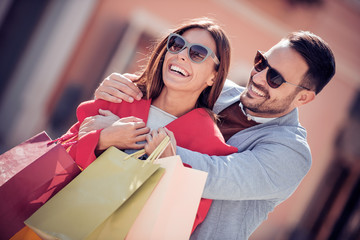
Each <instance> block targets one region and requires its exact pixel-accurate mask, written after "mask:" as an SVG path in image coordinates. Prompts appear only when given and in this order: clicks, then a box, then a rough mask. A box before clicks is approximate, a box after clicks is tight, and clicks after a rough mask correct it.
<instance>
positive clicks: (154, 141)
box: [145, 128, 176, 157]
mask: <svg viewBox="0 0 360 240" xmlns="http://www.w3.org/2000/svg"><path fill="white" fill-rule="evenodd" d="M166 136H169V137H170V144H169V145H168V146H167V147H166V149H165V150H164V152H163V153H162V154H161V157H169V156H174V155H176V150H175V149H176V139H175V136H174V134H173V132H171V131H169V130H168V129H167V128H159V129H158V130H152V131H151V134H148V135H147V136H146V142H147V143H146V144H145V151H146V154H147V155H148V156H149V155H150V154H151V153H152V152H153V151H154V150H155V148H156V147H157V146H158V145H159V144H160V143H161V141H162V140H163V139H164V138H165V137H166ZM171 145H172V146H171Z"/></svg>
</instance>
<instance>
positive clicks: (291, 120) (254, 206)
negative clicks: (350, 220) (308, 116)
mask: <svg viewBox="0 0 360 240" xmlns="http://www.w3.org/2000/svg"><path fill="white" fill-rule="evenodd" d="M243 89H244V88H242V87H239V86H237V85H236V84H234V83H232V82H230V81H227V82H226V84H225V87H224V89H223V92H222V94H221V96H220V98H219V99H218V101H217V104H216V105H215V107H214V111H215V112H216V113H219V112H220V111H222V110H223V109H224V108H226V107H228V106H230V105H231V104H232V103H234V102H236V101H238V100H239V95H240V93H241V92H242V91H243ZM227 143H228V144H230V145H232V146H235V147H237V148H238V149H239V151H238V153H235V154H231V155H228V156H221V157H220V156H208V155H205V154H200V153H197V152H192V151H190V150H187V149H183V148H181V147H178V148H177V154H178V155H180V156H181V159H182V161H183V162H185V163H187V164H190V165H191V166H192V167H193V168H195V169H199V170H203V171H206V172H208V173H209V175H208V179H207V182H206V186H205V189H204V193H203V197H204V198H210V199H213V200H214V201H213V203H212V205H211V208H210V210H209V212H208V215H207V217H206V219H205V221H204V222H203V223H202V224H201V225H199V226H198V227H197V229H196V230H195V232H194V233H193V234H192V236H191V238H190V239H192V240H193V239H199V240H203V239H206V240H209V239H219V240H220V239H221V240H225V239H239V240H243V239H248V238H249V236H250V235H251V233H253V232H254V230H255V229H256V228H257V227H258V226H259V225H260V224H261V223H262V222H263V221H264V220H265V219H266V218H267V215H268V214H269V212H271V211H272V210H273V209H274V208H275V206H277V205H278V204H280V203H281V202H282V201H284V200H285V199H287V198H288V197H289V196H290V195H291V194H292V193H293V192H294V191H295V189H296V188H297V186H298V185H299V184H300V182H301V180H302V179H303V178H304V176H305V175H306V173H307V172H308V171H309V169H310V166H311V153H310V148H309V146H308V144H307V141H306V130H305V129H304V128H303V127H302V126H301V125H300V123H299V120H298V110H297V109H295V110H293V111H292V112H290V113H289V114H287V115H285V116H283V117H279V118H276V119H274V120H271V121H269V122H267V123H262V124H259V125H256V126H253V127H250V128H247V129H245V130H243V131H241V132H238V133H237V134H235V135H233V136H232V137H231V138H230V139H229V140H228V141H227Z"/></svg>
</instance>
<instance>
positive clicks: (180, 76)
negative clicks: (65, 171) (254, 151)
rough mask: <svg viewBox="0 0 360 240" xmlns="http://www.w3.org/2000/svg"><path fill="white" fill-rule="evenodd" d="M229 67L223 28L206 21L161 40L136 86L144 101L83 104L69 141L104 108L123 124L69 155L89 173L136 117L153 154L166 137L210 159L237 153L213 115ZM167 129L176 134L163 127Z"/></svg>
mask: <svg viewBox="0 0 360 240" xmlns="http://www.w3.org/2000/svg"><path fill="white" fill-rule="evenodd" d="M229 64H230V45H229V41H228V39H227V37H226V36H225V34H224V32H223V31H222V30H221V28H220V27H219V26H217V25H215V24H214V23H213V22H212V21H209V20H207V19H203V20H193V21H191V22H189V23H186V24H184V25H182V26H181V27H179V28H178V29H176V30H175V31H174V32H173V33H171V34H170V35H169V36H167V37H166V38H164V39H162V41H160V43H159V44H158V45H157V47H156V48H155V50H154V52H153V53H152V55H151V58H150V60H149V63H148V65H147V67H146V68H145V70H144V72H143V74H142V75H141V76H140V78H139V79H138V81H137V85H138V86H139V87H140V89H141V90H142V92H143V95H144V97H143V98H142V99H141V100H140V101H135V102H133V103H126V102H123V103H110V102H107V101H103V100H96V101H89V102H84V103H82V104H80V106H79V107H78V109H77V118H78V121H79V122H78V123H76V124H75V125H74V126H73V127H72V128H71V129H70V130H69V132H68V133H69V134H67V135H66V136H71V135H78V134H79V130H80V126H81V124H82V123H83V122H84V120H85V119H87V118H88V117H91V116H95V115H97V114H98V112H99V109H102V110H109V111H111V112H112V113H114V114H115V115H117V116H118V117H119V118H120V119H119V120H118V121H117V122H115V123H114V124H112V125H111V126H110V127H107V128H104V129H100V130H96V131H92V132H90V133H87V134H85V135H83V136H81V137H79V138H78V140H76V141H75V142H74V143H73V144H72V146H71V148H70V150H69V153H70V155H71V156H72V157H73V158H74V159H75V161H76V162H77V164H78V165H79V166H80V167H82V168H86V167H87V166H88V165H89V164H91V162H93V161H94V160H95V159H96V151H99V150H100V151H101V150H104V149H106V148H108V147H109V146H112V145H115V146H117V147H119V146H121V145H122V144H123V142H124V141H126V138H124V134H121V131H118V132H117V136H116V137H115V138H114V137H113V136H114V131H113V130H114V129H115V128H117V127H118V126H119V125H121V124H120V123H124V122H126V121H128V119H129V118H128V117H130V118H134V117H135V118H134V119H136V121H135V122H141V121H144V123H146V125H147V126H148V127H149V128H151V129H153V131H152V134H151V135H147V137H146V140H147V145H146V146H145V150H146V152H147V153H148V154H149V153H151V152H152V150H153V149H154V147H155V146H156V143H158V142H159V141H161V140H162V138H163V137H164V136H165V135H166V133H168V134H170V135H172V134H173V135H174V136H175V138H176V142H177V144H178V145H179V146H181V147H184V148H187V149H190V150H193V151H198V152H201V153H206V154H209V155H228V154H230V153H234V152H236V151H237V149H236V148H234V147H232V146H229V145H227V144H225V142H224V139H223V137H222V135H221V133H220V131H219V129H218V128H217V126H216V124H215V122H214V119H215V117H214V115H213V114H212V112H211V110H209V109H212V108H213V105H214V103H215V101H216V99H217V98H218V96H219V95H220V92H221V89H222V87H223V85H224V82H225V79H226V75H227V73H228V70H229ZM126 118H127V119H126ZM139 119H140V120H139ZM119 122H120V123H119ZM164 126H166V128H167V129H169V130H170V131H171V132H170V131H167V130H164V129H163V128H161V127H164ZM159 128H160V130H159V131H157V129H159ZM122 130H124V131H126V130H128V128H124V129H122ZM62 139H63V140H65V139H66V137H63V138H62ZM119 139H120V140H119ZM120 148H121V147H120ZM210 203H211V201H210V200H202V202H201V204H200V207H199V212H198V216H197V220H196V222H195V224H194V228H193V229H195V227H196V226H197V224H199V223H200V222H201V221H202V219H203V218H204V217H205V216H206V213H207V211H208V209H209V207H210Z"/></svg>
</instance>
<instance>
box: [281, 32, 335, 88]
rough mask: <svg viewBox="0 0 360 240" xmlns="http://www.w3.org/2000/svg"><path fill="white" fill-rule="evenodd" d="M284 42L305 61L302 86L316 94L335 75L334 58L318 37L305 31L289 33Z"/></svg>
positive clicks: (327, 46) (326, 45) (325, 44)
mask: <svg viewBox="0 0 360 240" xmlns="http://www.w3.org/2000/svg"><path fill="white" fill-rule="evenodd" d="M285 40H288V41H289V46H290V47H291V48H293V49H294V50H295V51H297V52H298V53H299V54H300V55H301V56H302V57H303V58H304V59H305V61H306V63H307V65H308V67H309V69H308V71H307V72H306V73H305V76H304V79H303V80H302V85H303V86H305V87H307V88H309V89H311V90H313V91H315V93H316V94H318V93H319V92H320V91H321V90H322V89H323V88H324V87H325V85H326V84H327V83H328V82H329V81H330V79H331V78H332V77H333V76H334V74H335V58H334V55H333V53H332V51H331V49H330V47H329V45H328V44H327V43H326V42H325V41H324V40H323V39H321V38H320V37H319V36H316V35H315V34H313V33H311V32H307V31H298V32H293V33H290V34H289V35H288V36H287V37H286V38H285Z"/></svg>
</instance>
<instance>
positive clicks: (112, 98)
mask: <svg viewBox="0 0 360 240" xmlns="http://www.w3.org/2000/svg"><path fill="white" fill-rule="evenodd" d="M138 78H139V76H137V75H134V74H129V73H125V74H119V73H112V74H110V76H108V77H107V78H105V79H104V81H102V83H101V84H100V86H99V87H98V88H97V89H96V90H95V99H103V100H106V101H109V102H114V103H120V102H122V101H123V100H124V101H126V102H133V101H134V99H136V100H140V99H141V98H142V96H143V95H142V92H141V91H140V89H139V88H138V87H137V86H136V84H134V83H133V81H135V80H137V79H138Z"/></svg>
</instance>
